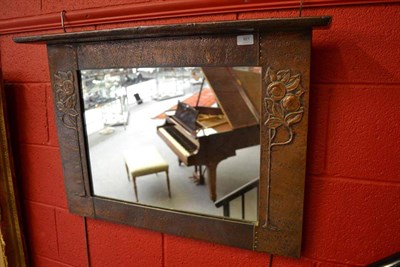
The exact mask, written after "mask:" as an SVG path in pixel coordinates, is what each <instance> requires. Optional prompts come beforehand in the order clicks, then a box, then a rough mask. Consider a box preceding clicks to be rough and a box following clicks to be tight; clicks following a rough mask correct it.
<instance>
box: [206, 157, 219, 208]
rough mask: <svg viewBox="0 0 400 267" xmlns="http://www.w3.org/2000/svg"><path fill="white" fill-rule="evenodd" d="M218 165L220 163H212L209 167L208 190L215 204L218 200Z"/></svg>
mask: <svg viewBox="0 0 400 267" xmlns="http://www.w3.org/2000/svg"><path fill="white" fill-rule="evenodd" d="M217 165H218V163H211V164H208V165H207V168H208V189H209V193H210V198H211V200H212V201H214V202H215V200H217Z"/></svg>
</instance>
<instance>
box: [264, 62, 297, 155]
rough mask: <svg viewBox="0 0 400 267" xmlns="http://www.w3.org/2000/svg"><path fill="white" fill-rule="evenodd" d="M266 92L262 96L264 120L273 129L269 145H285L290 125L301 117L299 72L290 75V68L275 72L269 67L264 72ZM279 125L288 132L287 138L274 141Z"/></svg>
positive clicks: (291, 133) (290, 139) (290, 137)
mask: <svg viewBox="0 0 400 267" xmlns="http://www.w3.org/2000/svg"><path fill="white" fill-rule="evenodd" d="M265 79H266V82H267V92H266V96H265V98H264V105H265V110H266V112H267V120H266V121H265V122H264V125H266V126H267V127H268V128H269V129H271V130H272V131H273V133H272V137H271V143H270V144H271V147H272V146H277V145H285V144H288V143H290V142H291V141H292V139H293V131H292V128H291V126H292V125H293V124H296V123H298V122H300V121H301V119H302V118H303V113H304V110H303V107H302V100H301V96H302V95H303V93H304V90H303V89H302V88H301V86H300V74H295V75H292V74H291V71H290V70H280V71H278V72H275V71H274V70H272V69H271V68H269V69H268V70H267V73H266V77H265ZM281 126H283V127H285V128H286V130H287V132H288V139H287V140H286V141H284V142H274V137H275V136H276V131H277V130H278V128H280V127H281Z"/></svg>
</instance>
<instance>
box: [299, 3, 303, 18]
mask: <svg viewBox="0 0 400 267" xmlns="http://www.w3.org/2000/svg"><path fill="white" fill-rule="evenodd" d="M302 11H303V0H300V8H299V17H301V13H302Z"/></svg>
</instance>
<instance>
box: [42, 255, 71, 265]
mask: <svg viewBox="0 0 400 267" xmlns="http://www.w3.org/2000/svg"><path fill="white" fill-rule="evenodd" d="M36 256H37V257H38V258H42V259H46V260H48V261H51V262H54V263H59V264H61V265H63V266H66V267H74V266H73V265H70V264H68V263H65V262H61V261H58V260H55V259H52V258H49V257H45V256H41V255H38V254H36Z"/></svg>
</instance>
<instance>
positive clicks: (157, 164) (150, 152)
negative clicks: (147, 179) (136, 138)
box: [124, 146, 171, 202]
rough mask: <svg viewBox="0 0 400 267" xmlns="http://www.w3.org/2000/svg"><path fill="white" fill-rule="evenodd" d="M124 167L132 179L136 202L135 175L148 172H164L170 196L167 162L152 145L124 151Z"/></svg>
mask: <svg viewBox="0 0 400 267" xmlns="http://www.w3.org/2000/svg"><path fill="white" fill-rule="evenodd" d="M124 159H125V167H126V171H127V174H128V180H129V181H130V177H132V180H133V188H134V191H135V197H136V202H139V198H138V193H137V186H136V177H139V176H145V175H149V174H157V173H159V172H165V174H166V178H167V186H168V196H169V197H171V189H170V185H169V175H168V168H169V165H168V163H167V162H166V161H165V160H164V159H163V158H162V157H161V155H160V153H158V151H157V149H156V148H155V147H152V146H146V147H143V148H140V149H134V150H133V151H131V152H128V153H124Z"/></svg>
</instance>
